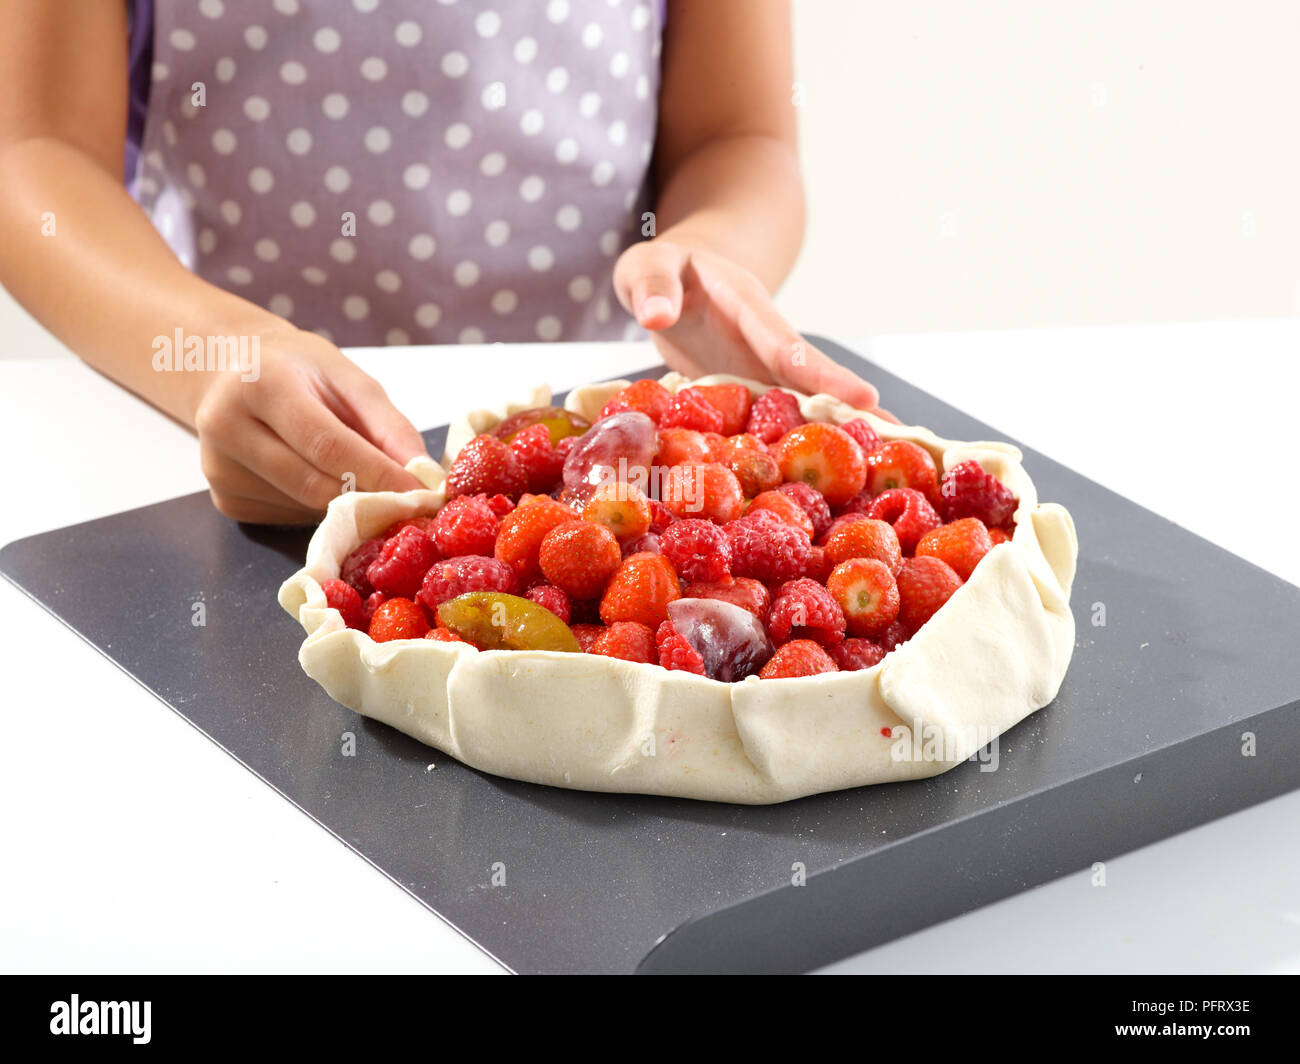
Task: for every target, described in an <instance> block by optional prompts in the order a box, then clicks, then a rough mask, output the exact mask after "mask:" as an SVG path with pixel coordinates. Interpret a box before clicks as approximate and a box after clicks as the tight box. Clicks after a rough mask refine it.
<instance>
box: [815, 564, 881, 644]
mask: <svg viewBox="0 0 1300 1064" xmlns="http://www.w3.org/2000/svg"><path fill="white" fill-rule="evenodd" d="M826 590H827V591H828V592H829V593H830V594H831V596H832V597H833V598H834V599H835V601H836V602H837V603H839V606H840V608H841V609H842V610H843V611H844V617H845V620H846V622H847V625H846V626H847V628H848V631H849V634H850V635H855V636H869V637H871V638H872V639H875V638H877V637H879V636H881V635H883V634H884V632H885V630H886V629H887V628H888V627H889V626H890V625H891V624H893V623H894V621H896V620H897V619H898V604H899V595H898V584H897V582H896V581H895V580H894V574H893V573H891V572H890V571H889V568H888V567H887V566H886V565H885V563H884V562H882V561H878V560H877V559H875V558H850V559H849V560H848V561H846V562H842V563H840V564H839V565H837V566H836V567H835V569H834V571H833V572H832V573H831V575H830V578H829V579H828V580H827V581H826Z"/></svg>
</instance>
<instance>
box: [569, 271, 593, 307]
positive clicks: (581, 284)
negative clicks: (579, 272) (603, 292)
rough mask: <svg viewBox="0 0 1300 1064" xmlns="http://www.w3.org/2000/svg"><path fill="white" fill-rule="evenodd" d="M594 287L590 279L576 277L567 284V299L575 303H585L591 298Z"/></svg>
mask: <svg viewBox="0 0 1300 1064" xmlns="http://www.w3.org/2000/svg"><path fill="white" fill-rule="evenodd" d="M593 291H595V286H594V285H593V284H592V283H591V278H590V277H583V276H578V277H575V278H574V279H573V280H572V281H570V282H569V298H570V299H572V300H573V301H574V302H575V303H585V302H587V300H589V299H590V298H591V294H592V292H593Z"/></svg>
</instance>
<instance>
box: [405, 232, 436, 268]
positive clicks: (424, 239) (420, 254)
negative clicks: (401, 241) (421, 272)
mask: <svg viewBox="0 0 1300 1064" xmlns="http://www.w3.org/2000/svg"><path fill="white" fill-rule="evenodd" d="M436 246H437V244H436V243H435V241H434V239H433V237H431V236H430V235H429V234H428V233H416V235H415V236H413V237H411V242H410V243H409V244H407V245H406V250H407V251H408V252H409V253H410V255H411V258H413V259H419V260H420V261H421V262H424V261H425V260H427V259H431V258H433V251H434V248H435V247H436Z"/></svg>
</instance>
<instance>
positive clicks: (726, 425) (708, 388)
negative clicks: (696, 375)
mask: <svg viewBox="0 0 1300 1064" xmlns="http://www.w3.org/2000/svg"><path fill="white" fill-rule="evenodd" d="M695 391H697V392H699V393H701V394H702V395H703V396H704V398H705V399H707V400H708V401H709V403H710V405H712V406H713V407H714V408H715V409H716V410H718V411H719V412H720V413H721V414H722V428H721V429H719V430H718V431H719V432H721V433H722V434H723V435H724V436H734V435H736V434H737V433H738V432H744V431H745V425H746V423H747V422H748V421H749V409H750V407H751V406H753V403H754V397H753V396H752V395H750V394H749V389H748V388H746V387H745V386H744V385H743V384H701V385H699V386H698V387H697V388H696V389H695Z"/></svg>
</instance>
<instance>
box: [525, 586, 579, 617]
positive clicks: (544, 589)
mask: <svg viewBox="0 0 1300 1064" xmlns="http://www.w3.org/2000/svg"><path fill="white" fill-rule="evenodd" d="M524 597H525V598H527V599H530V600H531V601H533V602H536V603H537V605H539V606H545V607H546V608H547V609H548V610H550V611H551V612H552V613H553V614H555V616H557V617H558V618H560V620H562V621H563V622H564V623H565V624H568V623H569V621H570V620H571V619H572V618H573V609H572V607H571V605H570V603H569V596H568V595H566V594H565V593H564V592H563V591H561V590H560V589H559V588H558V587H556V586H555V585H554V584H537V585H536V586H535V587H530V588H529V589H528V591H527V592H526V593H525V595H524Z"/></svg>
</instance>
